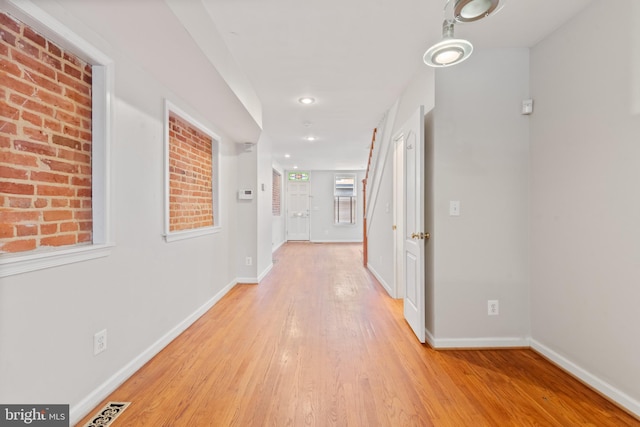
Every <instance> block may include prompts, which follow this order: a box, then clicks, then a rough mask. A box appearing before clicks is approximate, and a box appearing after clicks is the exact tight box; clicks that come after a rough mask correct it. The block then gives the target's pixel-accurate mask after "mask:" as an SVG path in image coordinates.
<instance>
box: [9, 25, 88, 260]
mask: <svg viewBox="0 0 640 427" xmlns="http://www.w3.org/2000/svg"><path fill="white" fill-rule="evenodd" d="M0 80H1V84H0V252H23V251H30V250H34V249H37V248H40V247H45V246H52V247H58V246H67V245H76V244H88V243H91V241H92V229H93V224H92V218H93V213H92V202H91V200H92V199H91V197H92V191H91V179H92V169H91V141H92V135H91V125H92V124H91V117H92V110H91V106H92V99H91V96H92V95H91V88H92V73H91V65H90V64H88V63H86V62H84V61H82V60H81V59H80V58H78V57H77V56H75V55H73V54H71V53H70V52H66V51H65V50H63V49H62V48H60V47H59V46H58V45H56V44H55V43H53V42H52V41H51V40H47V39H46V38H45V37H43V36H42V35H40V34H38V33H37V32H36V31H34V30H33V29H32V28H30V27H29V26H27V25H25V24H24V23H22V22H20V21H18V20H16V19H14V18H13V17H11V16H9V15H7V14H5V13H0Z"/></svg>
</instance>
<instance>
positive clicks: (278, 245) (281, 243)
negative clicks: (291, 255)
mask: <svg viewBox="0 0 640 427" xmlns="http://www.w3.org/2000/svg"><path fill="white" fill-rule="evenodd" d="M285 243H287V241H286V240H283V241H282V242H280V243H278V244H277V245H275V246H274V247H272V248H271V253H274V252H275V251H277V250H278V249H280V246H282V245H284V244H285Z"/></svg>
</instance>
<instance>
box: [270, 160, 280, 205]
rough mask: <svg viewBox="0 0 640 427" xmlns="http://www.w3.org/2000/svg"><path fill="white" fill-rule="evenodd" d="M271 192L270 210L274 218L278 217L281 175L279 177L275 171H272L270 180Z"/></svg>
mask: <svg viewBox="0 0 640 427" xmlns="http://www.w3.org/2000/svg"><path fill="white" fill-rule="evenodd" d="M271 181H272V182H273V184H272V190H271V191H272V192H271V210H272V213H273V215H274V216H280V213H281V211H280V200H281V199H282V191H281V187H282V175H280V174H279V173H278V172H277V171H276V170H275V169H273V179H272V180H271Z"/></svg>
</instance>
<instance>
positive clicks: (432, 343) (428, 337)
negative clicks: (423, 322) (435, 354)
mask: <svg viewBox="0 0 640 427" xmlns="http://www.w3.org/2000/svg"><path fill="white" fill-rule="evenodd" d="M424 337H425V340H426V341H427V344H429V346H430V347H431V348H434V349H435V348H436V338H435V337H434V336H433V334H432V333H431V331H430V330H428V329H427V328H425V329H424Z"/></svg>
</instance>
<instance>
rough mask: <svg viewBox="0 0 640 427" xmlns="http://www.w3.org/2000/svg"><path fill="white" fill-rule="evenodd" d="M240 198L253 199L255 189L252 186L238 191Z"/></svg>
mask: <svg viewBox="0 0 640 427" xmlns="http://www.w3.org/2000/svg"><path fill="white" fill-rule="evenodd" d="M238 199H240V200H251V199H253V190H252V189H250V188H245V189H244V190H240V191H238Z"/></svg>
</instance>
